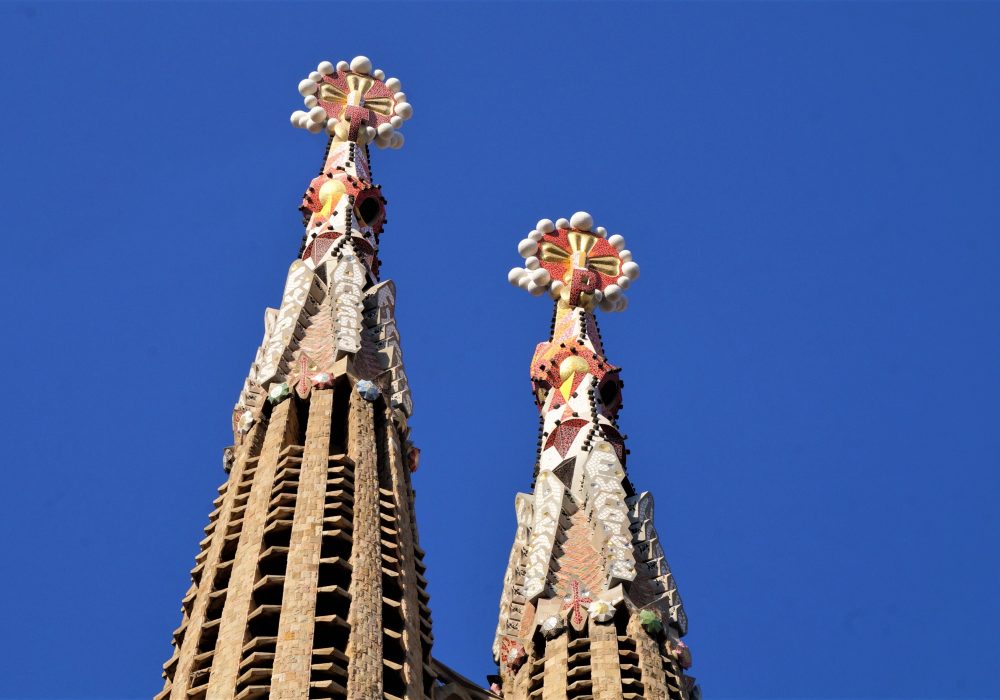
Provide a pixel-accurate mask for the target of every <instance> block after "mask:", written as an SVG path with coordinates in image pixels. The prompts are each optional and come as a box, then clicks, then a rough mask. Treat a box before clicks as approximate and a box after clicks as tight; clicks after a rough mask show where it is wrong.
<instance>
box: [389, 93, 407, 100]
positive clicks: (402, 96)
mask: <svg viewBox="0 0 1000 700" xmlns="http://www.w3.org/2000/svg"><path fill="white" fill-rule="evenodd" d="M392 99H394V100H396V102H407V101H408V100H407V99H406V93H405V92H403V91H399V92H396V93H393V95H392Z"/></svg>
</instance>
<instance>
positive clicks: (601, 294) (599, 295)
mask: <svg viewBox="0 0 1000 700" xmlns="http://www.w3.org/2000/svg"><path fill="white" fill-rule="evenodd" d="M603 299H604V292H602V291H601V290H600V289H596V290H594V301H596V302H597V303H601V301H602V300H603Z"/></svg>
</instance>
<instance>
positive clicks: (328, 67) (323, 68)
mask: <svg viewBox="0 0 1000 700" xmlns="http://www.w3.org/2000/svg"><path fill="white" fill-rule="evenodd" d="M316 70H318V71H319V72H320V73H322V74H323V75H333V74H334V73H336V72H337V69H336V68H334V67H333V64H332V63H330V62H329V61H323V62H322V63H320V64H319V65H318V66H316Z"/></svg>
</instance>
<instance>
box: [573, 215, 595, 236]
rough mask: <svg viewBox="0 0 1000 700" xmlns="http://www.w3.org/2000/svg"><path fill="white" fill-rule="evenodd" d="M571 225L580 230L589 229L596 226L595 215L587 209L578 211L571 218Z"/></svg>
mask: <svg viewBox="0 0 1000 700" xmlns="http://www.w3.org/2000/svg"><path fill="white" fill-rule="evenodd" d="M569 223H570V225H571V226H572V227H573V228H575V229H578V230H580V231H589V230H590V229H592V228H593V227H594V217H592V216H591V215H590V214H588V213H587V212H585V211H578V212H577V213H575V214H573V216H571V217H570V219H569Z"/></svg>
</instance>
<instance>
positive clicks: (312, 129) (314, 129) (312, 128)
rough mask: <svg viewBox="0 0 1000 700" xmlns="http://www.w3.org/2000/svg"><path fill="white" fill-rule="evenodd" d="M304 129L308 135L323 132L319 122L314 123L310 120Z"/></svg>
mask: <svg viewBox="0 0 1000 700" xmlns="http://www.w3.org/2000/svg"><path fill="white" fill-rule="evenodd" d="M306 129H308V130H309V133H310V134H318V133H319V132H321V131H323V125H322V124H320V123H319V122H314V121H312V120H310V121H309V124H308V125H307V126H306Z"/></svg>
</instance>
